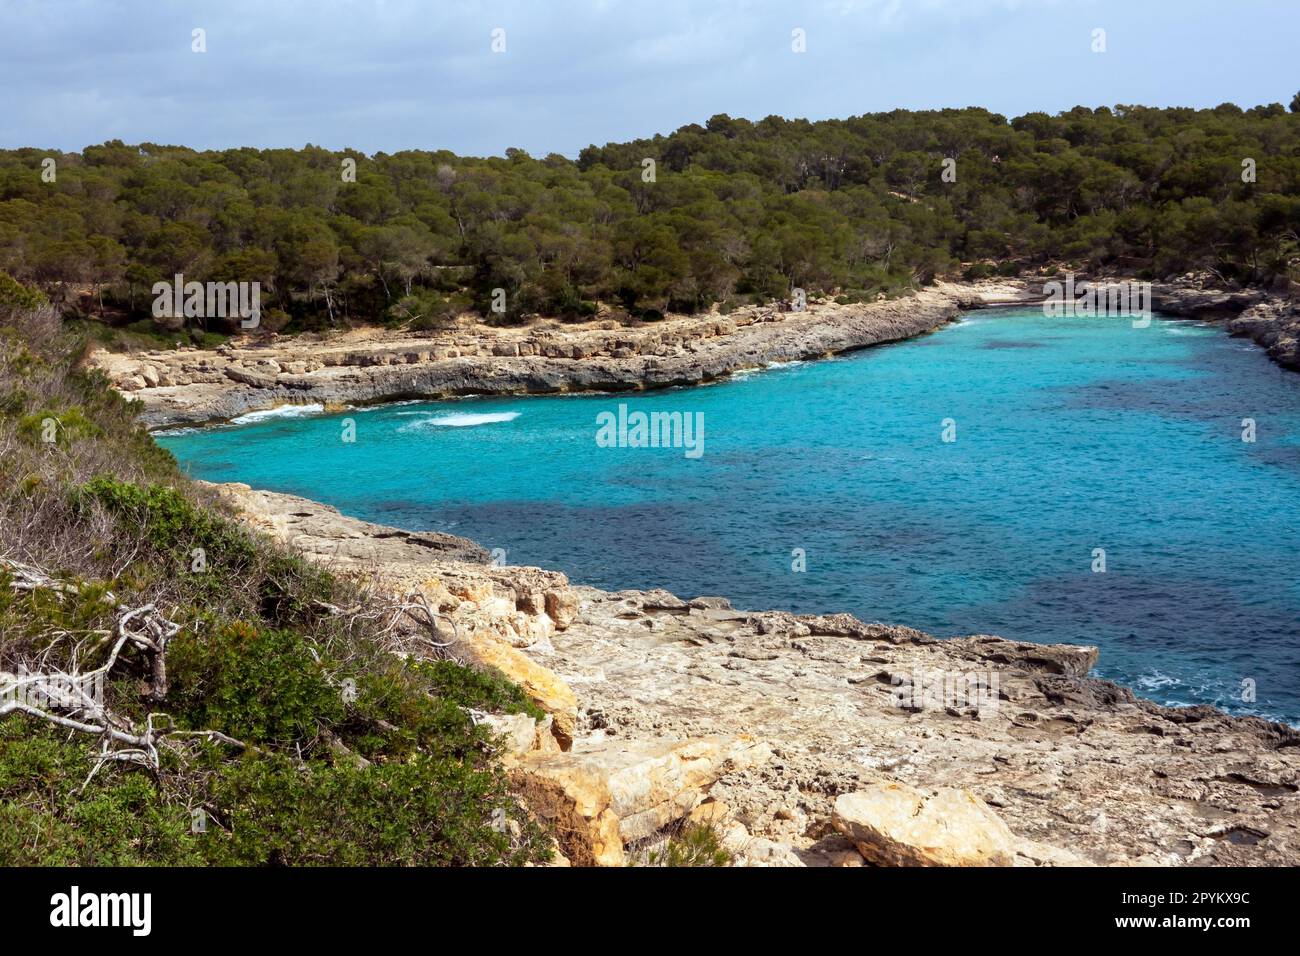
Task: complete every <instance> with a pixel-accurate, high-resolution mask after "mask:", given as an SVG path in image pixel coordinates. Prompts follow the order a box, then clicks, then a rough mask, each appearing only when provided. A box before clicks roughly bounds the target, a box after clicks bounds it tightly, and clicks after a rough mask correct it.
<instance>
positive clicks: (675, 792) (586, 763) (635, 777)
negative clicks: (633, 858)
mask: <svg viewBox="0 0 1300 956" xmlns="http://www.w3.org/2000/svg"><path fill="white" fill-rule="evenodd" d="M769 756H770V751H769V750H768V748H767V747H766V746H764V745H762V744H760V743H757V742H756V741H754V740H753V739H752V738H746V737H711V738H701V739H697V740H688V741H684V742H672V741H605V742H602V743H599V744H595V745H591V744H588V745H586V746H585V747H583V748H582V749H580V750H574V751H571V752H570V753H567V754H560V755H550V756H547V755H542V754H531V755H529V756H526V757H524V758H523V759H522V760H521V761H520V763H519V764H518V766H516V767H515V768H514V769H513V770H512V771H511V781H512V783H513V785H514V786H515V788H516V789H517V791H518V792H519V793H520V795H521V796H522V797H523V799H524V801H525V802H526V803H527V805H528V807H529V809H530V810H532V812H533V813H535V814H537V815H538V816H539V817H543V818H545V819H546V820H549V821H551V822H552V823H553V824H554V826H555V828H556V831H557V837H558V839H559V842H560V848H561V850H562V851H563V852H564V854H565V856H567V857H568V858H569V859H570V860H572V861H573V862H574V863H575V864H577V865H579V866H593V865H595V866H619V865H621V864H622V863H623V862H624V855H623V845H624V844H625V843H628V842H631V841H634V840H642V839H645V838H646V837H649V836H652V835H653V834H655V833H657V832H658V831H659V830H661V829H663V828H664V827H665V826H667V825H668V824H669V823H672V822H673V821H674V820H680V819H681V818H682V817H684V816H686V815H687V814H688V813H690V812H691V810H692V809H694V808H695V806H696V805H697V804H698V803H699V802H700V801H701V800H702V799H703V797H704V794H705V792H706V791H707V790H708V788H709V787H710V786H711V785H712V784H713V783H714V782H715V781H716V780H718V778H719V777H721V776H723V775H724V774H727V773H730V772H732V771H735V770H739V769H744V768H748V767H753V766H756V765H757V764H760V763H762V762H764V761H765V760H767V759H768V757H769Z"/></svg>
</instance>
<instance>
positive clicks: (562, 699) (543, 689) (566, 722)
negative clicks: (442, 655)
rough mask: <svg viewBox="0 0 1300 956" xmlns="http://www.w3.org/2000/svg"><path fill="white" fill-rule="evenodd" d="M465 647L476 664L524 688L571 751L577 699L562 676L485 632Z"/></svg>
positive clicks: (564, 747)
mask: <svg viewBox="0 0 1300 956" xmlns="http://www.w3.org/2000/svg"><path fill="white" fill-rule="evenodd" d="M464 647H465V651H466V653H467V655H468V656H469V657H470V658H471V660H473V661H474V662H475V663H477V664H479V665H480V666H483V667H490V668H493V669H495V670H497V671H499V672H500V673H501V674H503V675H505V677H506V678H508V679H509V680H511V681H514V682H515V683H516V684H518V685H519V686H520V687H521V688H523V691H524V693H525V694H527V695H528V697H529V699H530V700H532V701H533V702H534V703H536V704H537V706H538V707H540V708H542V710H544V711H546V712H547V713H548V714H550V715H551V717H552V718H553V719H554V724H553V733H554V735H555V739H556V740H558V741H559V743H560V747H561V748H562V749H564V750H568V749H569V747H571V746H572V744H573V733H574V727H575V725H576V724H577V719H578V699H577V697H575V696H574V694H573V690H572V689H571V688H570V687H569V685H568V684H567V683H565V682H564V680H563V679H562V678H561V677H559V675H557V674H555V673H554V672H552V671H550V670H548V669H547V668H545V667H543V666H542V665H541V664H539V663H537V662H536V661H535V660H533V659H532V658H531V657H529V656H528V655H527V654H525V653H524V652H523V651H521V650H518V649H517V648H514V647H511V646H510V645H509V644H508V643H506V642H505V641H503V640H501V639H500V638H499V637H496V636H495V635H491V634H488V633H486V632H480V633H478V634H475V635H472V636H471V637H470V638H469V639H467V640H466V641H465V644H464Z"/></svg>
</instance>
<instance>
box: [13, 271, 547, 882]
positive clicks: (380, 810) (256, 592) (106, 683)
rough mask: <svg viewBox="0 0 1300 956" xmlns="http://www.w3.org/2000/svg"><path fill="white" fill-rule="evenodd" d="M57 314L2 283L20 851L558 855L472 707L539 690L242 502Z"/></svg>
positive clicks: (106, 859) (121, 857) (385, 858)
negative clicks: (479, 665) (400, 607)
mask: <svg viewBox="0 0 1300 956" xmlns="http://www.w3.org/2000/svg"><path fill="white" fill-rule="evenodd" d="M6 303H7V305H6ZM48 317H49V316H48V306H47V304H46V303H45V302H44V301H43V297H42V296H41V294H40V293H39V292H37V291H36V290H33V289H30V288H23V287H21V286H17V285H16V284H9V283H6V282H5V281H4V278H3V277H0V865H16V864H33V865H65V864H98V865H108V864H125V865H135V864H151V865H167V864H221V865H227V864H229V865H243V864H248V865H264V864H286V865H295V864H296V865H303V864H366V865H393V864H425V865H427V864H478V865H485V864H498V863H509V864H519V863H525V862H531V861H537V860H542V859H545V858H546V857H547V856H548V855H549V853H548V850H547V846H548V841H547V840H546V838H545V836H544V834H543V833H542V832H541V830H540V829H539V828H538V826H537V825H536V824H535V823H533V822H532V821H531V820H530V819H529V818H528V817H527V816H526V814H525V813H524V812H523V811H522V810H521V809H520V808H519V806H518V805H517V804H516V801H515V800H514V798H513V797H511V795H510V794H509V792H508V790H507V788H506V783H505V778H504V776H503V774H502V773H501V771H500V769H499V767H498V766H497V764H496V762H495V759H494V753H495V747H496V746H497V742H496V741H494V740H493V739H492V738H490V737H489V736H488V735H487V734H486V733H485V732H484V731H483V729H482V728H480V727H477V726H475V725H474V723H473V721H472V720H471V719H470V717H469V715H468V714H467V712H466V709H465V708H467V707H473V708H476V709H482V710H488V711H494V712H535V708H534V706H533V705H532V704H531V703H530V702H529V701H527V700H526V698H524V696H523V694H522V692H521V691H520V690H519V688H517V687H514V686H513V685H510V684H508V683H507V682H506V681H504V680H503V679H501V678H500V677H499V676H497V675H493V674H488V673H483V672H478V671H474V670H470V669H467V668H465V667H462V666H461V665H459V664H456V663H454V662H453V661H450V660H439V659H434V655H433V652H432V651H428V652H422V651H421V650H420V649H421V646H422V630H423V629H422V626H421V623H422V622H420V621H419V620H418V619H416V620H412V619H409V618H408V617H406V616H403V615H402V614H401V613H400V612H397V611H395V610H392V609H391V608H388V607H386V606H385V605H384V604H383V603H382V602H381V601H380V599H378V598H377V597H376V596H375V595H370V594H366V593H363V592H362V590H361V589H360V588H359V587H358V586H355V585H353V584H350V583H348V582H345V581H343V580H340V579H338V578H336V577H334V576H332V575H330V574H329V573H327V572H326V571H324V570H322V569H321V568H319V567H316V566H313V565H309V564H307V563H305V562H304V561H303V560H302V559H300V558H299V557H297V556H295V555H293V554H291V553H288V552H286V551H284V550H282V549H281V548H279V547H278V546H275V545H273V544H271V543H270V542H269V541H268V540H265V539H263V538H261V537H259V536H257V535H254V534H252V533H250V532H249V531H247V530H245V529H244V528H243V527H242V526H241V525H239V524H237V523H235V522H234V521H232V520H231V519H230V518H229V517H228V516H227V515H226V514H224V513H223V512H222V511H221V509H220V508H219V507H218V506H217V505H216V504H215V503H214V502H212V501H210V500H207V498H206V497H205V496H204V494H203V493H202V492H201V490H200V489H199V488H198V487H197V486H194V485H192V484H191V483H190V482H189V481H188V480H187V479H185V478H184V477H183V476H182V475H181V474H180V473H179V472H178V470H177V468H176V465H175V462H174V460H173V459H172V458H171V456H170V455H169V454H168V453H167V452H165V451H163V450H162V449H160V448H159V447H158V446H157V445H155V444H154V443H153V441H152V440H151V439H150V438H149V436H148V435H147V434H146V433H145V432H144V430H143V429H142V428H141V427H139V426H138V425H137V424H135V422H134V421H133V413H132V411H131V409H130V406H129V404H128V403H127V402H126V401H124V400H123V399H122V398H120V397H119V396H118V395H117V394H116V393H114V392H112V391H111V390H109V389H108V388H107V387H106V385H105V382H104V380H103V378H102V377H101V376H100V375H99V374H98V373H96V372H94V371H89V370H86V369H84V368H83V367H81V365H80V363H79V362H78V361H77V359H78V356H79V355H80V354H81V353H82V351H83V349H84V345H85V343H84V342H78V341H77V340H75V339H73V338H72V337H70V336H69V335H68V334H66V333H62V332H60V331H58V327H57V320H56V324H55V325H54V326H52V327H47V326H45V325H43V323H44V322H45V320H46V319H48ZM38 329H39V330H41V334H38V335H33V334H32V333H33V330H38ZM399 636H400V637H401V639H402V640H404V641H405V645H404V646H405V647H406V648H407V649H411V648H414V649H415V653H413V654H410V655H409V656H405V657H403V656H400V655H398V654H395V653H393V649H394V641H395V640H396V639H398V637H399ZM96 671H99V672H101V673H102V674H103V679H102V682H101V685H100V687H99V688H96V687H95V686H94V684H93V682H91V681H89V680H78V681H76V682H74V681H72V680H70V679H68V678H71V677H72V676H78V677H80V678H85V677H86V676H87V675H91V674H94V673H95V672H96ZM55 678H60V679H61V680H56V679H55ZM80 694H84V695H85V696H84V697H81V696H77V695H80Z"/></svg>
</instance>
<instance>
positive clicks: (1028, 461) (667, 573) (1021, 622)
mask: <svg viewBox="0 0 1300 956" xmlns="http://www.w3.org/2000/svg"><path fill="white" fill-rule="evenodd" d="M620 403H626V405H627V406H628V407H629V409H630V410H633V411H635V410H645V411H682V412H690V413H695V412H702V413H703V415H704V453H703V454H702V455H701V456H700V457H698V458H694V459H692V458H688V457H687V456H686V455H685V454H684V450H683V449H680V448H676V449H672V448H608V447H599V446H598V444H597V442H596V432H597V415H598V414H599V413H601V412H607V411H609V412H613V411H616V410H617V408H618V405H619V404H620ZM348 418H350V419H352V420H353V421H354V422H355V428H356V440H355V441H354V442H351V443H349V442H344V441H343V440H342V439H341V436H342V433H343V427H344V420H345V419H348ZM1243 418H1253V419H1254V420H1255V422H1256V441H1255V442H1253V443H1248V442H1243V441H1242V419H1243ZM944 419H952V420H953V421H954V422H955V425H956V440H955V441H953V442H944V441H943V440H942V433H943V420H944ZM159 441H160V442H161V443H162V444H163V445H165V446H166V447H167V448H169V449H171V450H172V451H173V452H174V453H175V454H176V456H177V457H178V458H179V459H180V460H181V461H182V462H183V463H185V464H186V465H187V466H188V468H189V469H190V471H191V473H192V474H194V475H195V476H197V477H202V478H206V479H209V480H213V481H236V480H237V481H243V482H247V483H249V484H251V485H253V486H255V487H262V488H269V489H274V490H278V491H287V492H292V493H294V494H299V495H304V496H307V497H310V498H314V499H317V500H320V501H325V502H328V503H330V504H332V505H335V506H336V507H338V508H339V509H340V510H342V511H343V512H345V513H347V514H352V515H356V516H358V517H361V518H365V519H369V520H372V521H379V522H383V523H386V524H391V525H397V526H400V527H405V528H412V529H416V528H433V529H438V530H444V531H449V532H454V533H456V534H461V535H466V536H468V537H471V538H473V539H475V540H477V541H479V542H480V543H482V544H483V545H485V546H486V547H489V548H502V549H505V551H506V560H507V561H508V563H510V564H534V565H541V566H543V567H550V568H557V569H560V570H563V571H565V572H567V573H568V574H569V575H570V576H571V577H572V578H573V579H575V580H577V581H580V582H583V583H588V584H594V585H598V586H600V587H604V588H609V589H621V588H629V587H635V588H645V587H655V586H662V587H667V588H669V589H670V590H672V591H675V592H677V593H679V594H682V595H686V596H690V595H695V594H721V595H726V596H728V597H730V598H731V599H732V601H733V603H734V604H735V605H736V606H737V607H750V608H788V609H790V610H794V611H798V612H823V611H842V610H848V611H852V612H853V613H855V614H857V615H858V616H859V617H863V618H866V619H870V620H883V621H889V622H896V623H904V624H909V625H912V626H915V627H919V628H922V629H924V630H927V631H930V632H932V633H935V634H937V635H941V636H951V635H958V634H972V633H986V634H1000V635H1003V636H1005V637H1011V638H1019V639H1024V640H1030V641H1043V642H1053V641H1064V642H1073V643H1090V644H1097V645H1099V646H1100V647H1101V651H1102V653H1101V662H1100V664H1099V666H1098V668H1097V672H1098V673H1099V674H1100V675H1101V676H1104V677H1109V678H1111V679H1113V680H1117V681H1119V682H1121V683H1124V684H1127V685H1129V686H1131V687H1134V688H1135V689H1137V690H1138V691H1139V692H1140V693H1142V694H1144V695H1145V696H1148V697H1151V698H1153V699H1156V700H1159V701H1161V702H1164V703H1174V704H1187V703H1213V704H1217V705H1219V706H1221V707H1224V708H1226V709H1228V710H1231V711H1234V712H1239V713H1258V714H1263V715H1266V716H1270V717H1273V718H1275V719H1282V720H1286V721H1288V722H1291V723H1300V560H1298V559H1297V558H1298V556H1300V527H1298V526H1297V522H1296V515H1297V506H1298V505H1300V375H1296V374H1295V373H1291V372H1287V371H1284V370H1282V369H1279V368H1278V367H1277V366H1275V365H1274V364H1272V363H1271V362H1269V361H1268V359H1267V357H1266V356H1265V355H1264V353H1263V352H1262V351H1261V350H1260V349H1258V348H1256V347H1255V346H1253V345H1251V344H1249V343H1248V342H1245V341H1244V340H1239V339H1232V338H1229V337H1228V336H1226V335H1225V334H1224V333H1223V332H1222V330H1220V329H1217V328H1214V327H1207V326H1201V325H1197V324H1195V323H1189V322H1180V321H1166V320H1156V321H1154V322H1153V323H1152V324H1151V326H1150V327H1149V328H1146V329H1135V328H1133V327H1132V325H1131V323H1130V322H1129V320H1127V319H1122V318H1095V319H1079V318H1063V319H1048V318H1045V317H1044V316H1043V315H1042V314H1041V313H1040V312H1038V311H1032V312H987V313H978V314H976V315H974V316H970V317H967V318H966V319H964V320H963V321H962V322H961V323H959V324H956V325H953V326H951V327H949V328H947V329H945V330H943V331H940V332H938V333H936V334H934V335H931V336H927V337H924V338H920V339H914V340H912V341H909V342H904V343H900V344H897V345H892V346H887V347H882V348H877V349H871V350H868V351H864V352H860V353H856V354H854V355H851V356H845V357H841V358H838V359H833V360H829V361H824V362H816V363H808V364H799V365H793V366H787V367H784V368H780V369H772V370H768V371H765V372H762V373H758V374H753V375H750V376H748V377H745V378H741V379H738V380H733V381H730V382H726V383H721V384H717V385H712V386H708V387H702V388H695V389H682V390H672V391H666V392H656V393H649V394H640V395H630V396H628V395H623V396H612V395H587V396H573V397H559V398H542V397H532V398H498V399H469V400H462V401H453V402H436V403H420V404H405V405H389V406H383V407H377V408H368V409H357V410H354V411H349V412H346V413H343V414H340V415H328V416H326V415H320V416H315V417H299V418H267V419H262V420H260V421H256V422H253V423H246V424H240V425H231V426H224V427H219V428H213V429H205V430H201V431H190V432H186V433H180V434H172V435H161V436H160V437H159ZM796 548H802V549H803V550H804V552H805V553H806V562H807V570H806V571H804V572H802V573H800V572H796V571H793V570H792V563H793V560H794V558H793V551H794V549H796ZM1097 548H1101V549H1104V550H1105V560H1106V570H1105V572H1104V573H1095V572H1094V571H1093V564H1094V549H1097ZM1245 680H1250V681H1253V682H1254V687H1255V694H1256V700H1254V701H1249V700H1244V699H1243V686H1244V685H1243V681H1245Z"/></svg>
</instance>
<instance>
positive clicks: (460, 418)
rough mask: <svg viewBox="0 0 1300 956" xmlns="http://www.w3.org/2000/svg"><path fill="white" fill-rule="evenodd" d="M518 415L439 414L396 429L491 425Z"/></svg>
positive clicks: (496, 413)
mask: <svg viewBox="0 0 1300 956" xmlns="http://www.w3.org/2000/svg"><path fill="white" fill-rule="evenodd" d="M518 417H519V412H483V413H480V414H478V415H475V414H471V413H469V412H460V413H457V414H452V415H439V416H437V417H436V418H425V419H421V420H420V421H418V422H411V423H410V424H409V425H403V426H402V427H401V428H399V429H398V431H399V432H405V431H414V430H416V429H422V428H473V427H474V426H476V425H493V424H496V423H497V422H512V421H514V420H515V419H516V418H518Z"/></svg>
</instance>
